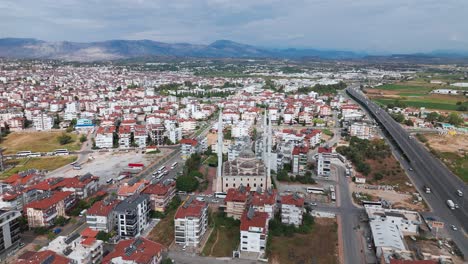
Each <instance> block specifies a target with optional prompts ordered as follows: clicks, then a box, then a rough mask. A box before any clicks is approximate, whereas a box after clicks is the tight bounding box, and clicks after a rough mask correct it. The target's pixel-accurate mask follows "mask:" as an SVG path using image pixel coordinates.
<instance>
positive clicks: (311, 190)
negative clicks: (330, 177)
mask: <svg viewBox="0 0 468 264" xmlns="http://www.w3.org/2000/svg"><path fill="white" fill-rule="evenodd" d="M306 191H307V193H315V194H324V193H325V189H323V188H317V187H307V188H306Z"/></svg>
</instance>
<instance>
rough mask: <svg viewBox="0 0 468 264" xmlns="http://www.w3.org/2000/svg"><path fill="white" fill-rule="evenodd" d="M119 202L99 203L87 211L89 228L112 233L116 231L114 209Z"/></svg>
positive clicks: (104, 201) (103, 201)
mask: <svg viewBox="0 0 468 264" xmlns="http://www.w3.org/2000/svg"><path fill="white" fill-rule="evenodd" d="M118 203H119V201H117V200H114V201H106V200H102V201H97V202H96V203H94V204H93V206H91V207H90V208H89V209H88V210H87V211H86V223H87V224H88V226H89V228H91V229H93V230H96V231H104V232H107V233H110V232H111V231H112V230H114V226H115V215H114V208H115V207H116V206H117V204H118Z"/></svg>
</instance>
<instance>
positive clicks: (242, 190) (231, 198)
mask: <svg viewBox="0 0 468 264" xmlns="http://www.w3.org/2000/svg"><path fill="white" fill-rule="evenodd" d="M249 198H250V187H245V186H244V185H241V186H239V188H238V189H235V188H231V189H229V190H228V191H227V194H226V198H224V202H225V203H226V214H227V216H228V217H232V218H234V219H241V216H242V214H243V213H244V211H245V208H246V207H247V203H248V200H249Z"/></svg>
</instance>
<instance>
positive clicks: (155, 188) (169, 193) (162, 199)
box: [143, 181, 176, 212]
mask: <svg viewBox="0 0 468 264" xmlns="http://www.w3.org/2000/svg"><path fill="white" fill-rule="evenodd" d="M143 193H144V194H147V195H149V197H150V204H151V210H154V211H159V212H164V211H165V210H166V207H167V206H168V205H169V203H170V202H171V200H172V198H174V196H175V193H176V188H175V182H168V181H165V182H163V183H161V182H158V183H156V184H150V185H148V186H147V187H146V188H145V189H144V190H143Z"/></svg>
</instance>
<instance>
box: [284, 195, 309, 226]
mask: <svg viewBox="0 0 468 264" xmlns="http://www.w3.org/2000/svg"><path fill="white" fill-rule="evenodd" d="M303 213H304V198H301V197H299V196H297V195H295V194H294V195H293V194H290V195H285V196H282V197H281V223H283V224H288V225H291V224H292V225H295V226H300V225H301V224H302V214H303Z"/></svg>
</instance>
